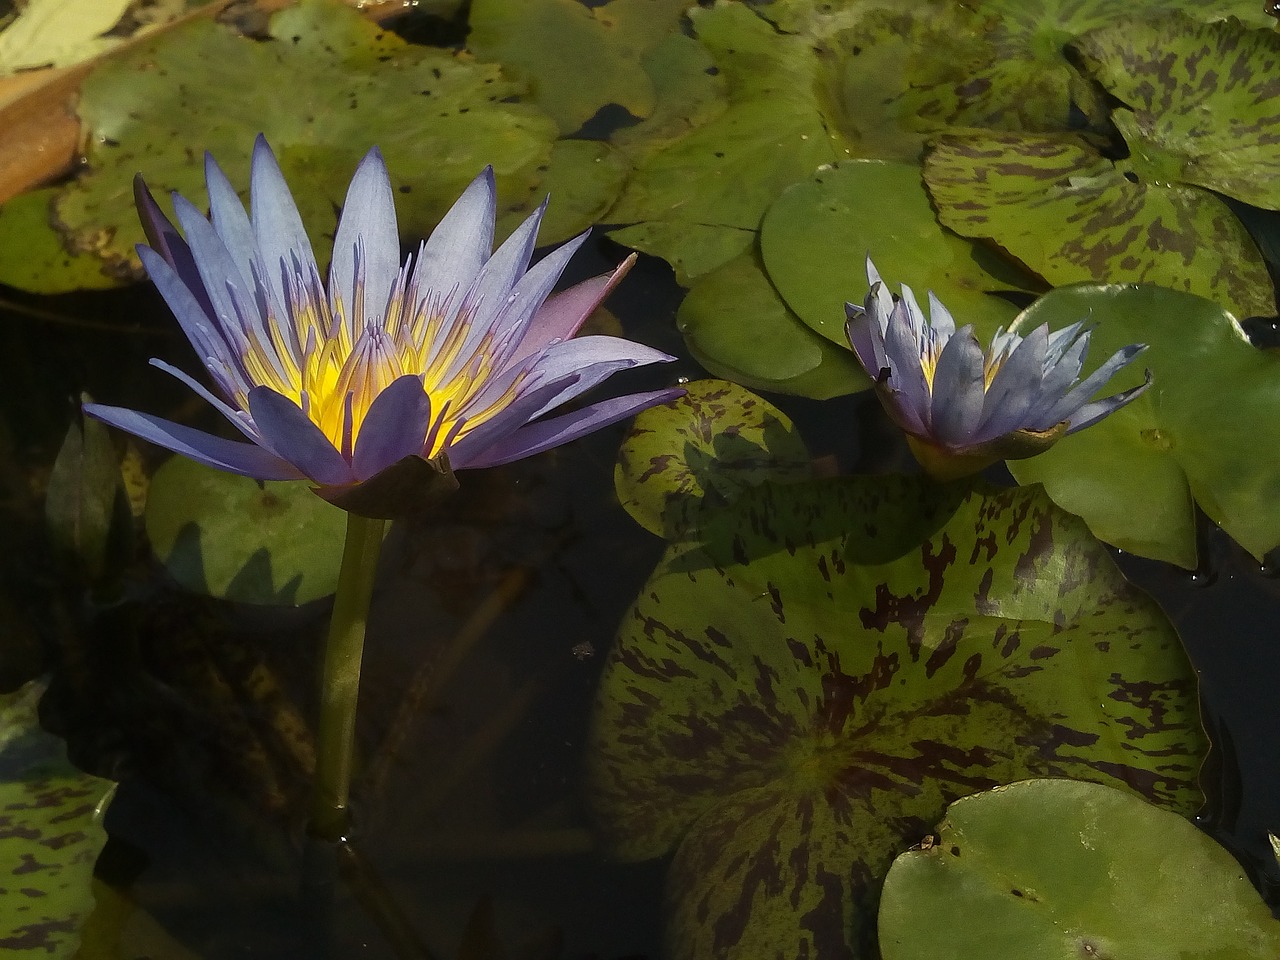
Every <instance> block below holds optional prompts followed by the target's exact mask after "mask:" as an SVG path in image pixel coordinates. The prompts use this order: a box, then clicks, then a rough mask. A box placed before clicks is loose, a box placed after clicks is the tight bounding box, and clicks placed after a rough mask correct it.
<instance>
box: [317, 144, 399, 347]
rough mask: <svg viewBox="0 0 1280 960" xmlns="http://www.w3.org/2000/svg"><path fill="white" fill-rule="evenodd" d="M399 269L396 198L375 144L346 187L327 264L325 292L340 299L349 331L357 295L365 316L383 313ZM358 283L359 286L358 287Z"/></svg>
mask: <svg viewBox="0 0 1280 960" xmlns="http://www.w3.org/2000/svg"><path fill="white" fill-rule="evenodd" d="M399 272H400V233H399V230H398V229H397V227H396V204H395V198H394V196H393V195H392V193H391V178H390V177H388V176H387V167H386V164H385V163H383V160H382V153H381V151H379V150H378V148H377V147H374V148H373V149H372V150H370V151H369V152H368V153H366V154H365V155H364V159H363V160H361V161H360V166H358V167H357V168H356V172H355V176H353V177H352V178H351V186H349V187H348V188H347V198H346V200H345V201H344V202H343V204H342V216H341V217H340V218H339V220H338V232H337V235H336V236H335V237H334V238H333V262H332V263H331V264H330V266H329V296H330V299H331V300H333V299H336V297H340V298H341V300H342V304H343V306H344V307H345V308H346V317H347V324H348V328H349V329H352V330H354V327H353V326H352V325H353V324H355V323H357V322H358V320H359V319H360V318H358V317H356V316H355V312H354V306H355V303H356V300H357V298H358V297H363V300H364V316H366V317H369V316H373V317H379V318H381V317H383V316H384V315H385V312H386V307H387V297H388V295H389V294H390V293H391V287H392V285H393V284H394V283H395V281H396V275H397V274H398V273H399ZM361 283H362V284H363V289H358V287H357V285H358V284H361ZM335 294H336V297H335Z"/></svg>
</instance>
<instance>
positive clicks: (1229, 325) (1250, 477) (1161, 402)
mask: <svg viewBox="0 0 1280 960" xmlns="http://www.w3.org/2000/svg"><path fill="white" fill-rule="evenodd" d="M1084 317H1088V318H1090V321H1091V322H1092V323H1094V324H1096V327H1095V330H1094V333H1093V342H1092V344H1091V346H1090V350H1089V355H1090V358H1091V360H1092V366H1096V365H1097V364H1098V363H1101V362H1102V360H1104V359H1105V358H1106V357H1108V356H1110V355H1111V353H1112V352H1114V351H1115V350H1117V349H1119V348H1120V347H1122V346H1124V345H1126V344H1130V343H1146V344H1150V349H1149V350H1148V351H1147V352H1146V353H1145V354H1143V355H1142V357H1141V358H1139V360H1138V361H1137V362H1136V363H1135V364H1133V365H1132V366H1131V367H1130V368H1128V369H1126V370H1124V371H1122V372H1121V373H1120V374H1118V375H1117V376H1116V378H1115V379H1114V380H1113V381H1112V383H1111V384H1110V385H1109V386H1108V388H1107V390H1106V391H1105V392H1106V393H1111V392H1113V391H1115V390H1120V389H1123V388H1125V387H1129V386H1134V385H1135V384H1137V383H1138V382H1140V380H1141V377H1142V370H1141V368H1142V367H1143V366H1146V367H1148V368H1150V370H1151V371H1152V374H1153V375H1154V383H1153V384H1152V386H1151V389H1150V390H1148V391H1147V393H1146V394H1144V395H1143V396H1142V397H1139V398H1138V400H1137V401H1135V402H1134V403H1132V404H1130V405H1129V406H1128V407H1126V408H1125V409H1123V410H1121V411H1120V412H1119V413H1116V414H1113V415H1112V416H1110V417H1108V418H1107V419H1105V420H1103V421H1102V422H1100V423H1097V424H1095V425H1093V426H1091V427H1089V428H1088V429H1086V430H1082V431H1081V432H1080V433H1077V434H1073V435H1072V436H1069V437H1066V438H1064V439H1063V440H1060V441H1059V442H1058V443H1057V444H1056V445H1055V446H1053V447H1051V448H1050V449H1049V450H1048V451H1047V452H1045V453H1043V454H1041V455H1040V456H1037V457H1033V458H1032V459H1030V460H1020V461H1012V462H1010V463H1009V469H1010V470H1012V471H1013V475H1014V476H1015V477H1016V478H1017V479H1018V482H1020V483H1042V484H1044V487H1045V490H1046V491H1047V492H1048V493H1049V495H1050V496H1051V497H1053V499H1054V501H1055V502H1057V503H1058V504H1060V505H1061V506H1062V507H1063V508H1064V509H1066V510H1070V511H1071V512H1072V513H1075V514H1078V515H1079V516H1081V517H1083V518H1084V519H1085V520H1086V521H1087V522H1088V524H1089V527H1090V529H1092V530H1093V532H1094V534H1096V535H1097V536H1098V537H1101V538H1102V539H1103V540H1106V541H1107V542H1108V543H1113V544H1115V545H1116V546H1118V547H1121V548H1122V549H1125V550H1129V551H1130V552H1132V553H1136V554H1139V555H1141V556H1146V557H1154V558H1156V559H1159V560H1167V561H1169V562H1171V563H1176V564H1179V565H1180V566H1183V567H1188V568H1190V567H1194V566H1195V564H1196V544H1195V513H1194V510H1193V500H1194V502H1195V503H1196V504H1199V506H1200V508H1201V509H1202V510H1204V512H1205V513H1206V514H1207V515H1208V516H1209V518H1210V519H1212V520H1213V521H1214V522H1215V523H1217V524H1218V525H1220V526H1221V527H1222V529H1223V530H1225V531H1226V532H1227V533H1229V534H1230V535H1231V536H1232V537H1234V538H1235V539H1236V540H1237V541H1238V542H1239V543H1240V544H1241V545H1242V546H1243V547H1244V548H1245V549H1247V550H1248V551H1249V552H1250V553H1251V554H1253V555H1254V556H1255V557H1258V558H1259V559H1261V557H1262V556H1263V554H1265V553H1266V552H1267V551H1269V550H1271V549H1272V548H1274V547H1276V546H1277V545H1280V476H1277V473H1276V470H1275V467H1274V463H1273V461H1272V460H1271V459H1270V456H1269V453H1268V452H1269V451H1272V450H1276V449H1280V357H1277V356H1275V355H1273V354H1270V353H1266V352H1264V351H1261V350H1258V349H1256V348H1254V347H1253V346H1251V345H1250V344H1249V342H1248V340H1247V339H1246V338H1245V336H1244V334H1243V333H1242V332H1241V330H1240V327H1239V325H1238V324H1237V323H1236V322H1235V319H1234V318H1233V317H1232V316H1231V315H1230V314H1228V313H1227V312H1226V311H1224V310H1223V309H1222V308H1221V307H1218V306H1217V305H1215V304H1213V303H1211V302H1210V301H1208V300H1204V299H1202V298H1200V297H1195V296H1192V295H1190V294H1185V293H1179V292H1177V291H1173V290H1166V289H1164V288H1162V287H1154V286H1148V285H1131V284H1127V285H1116V286H1098V285H1081V286H1076V287H1067V288H1063V289H1059V290H1054V291H1052V292H1051V293H1048V294H1046V295H1045V296H1044V297H1042V298H1041V299H1040V300H1038V301H1036V303H1034V304H1032V306H1031V307H1030V308H1028V309H1027V310H1026V311H1025V312H1024V313H1023V314H1022V315H1021V316H1020V317H1019V318H1018V319H1017V321H1016V324H1015V328H1016V329H1019V330H1023V331H1026V330H1030V329H1032V328H1034V327H1036V326H1039V325H1040V324H1041V323H1048V324H1049V326H1050V327H1051V328H1054V329H1056V328H1058V327H1061V326H1065V325H1066V324H1068V323H1073V322H1075V321H1077V320H1080V319H1081V318H1084Z"/></svg>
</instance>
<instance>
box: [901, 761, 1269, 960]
mask: <svg viewBox="0 0 1280 960" xmlns="http://www.w3.org/2000/svg"><path fill="white" fill-rule="evenodd" d="M880 950H881V954H882V956H883V957H884V960H1025V958H1027V957H1035V958H1036V960H1080V958H1082V957H1188V958H1189V957H1203V958H1209V957H1212V958H1214V960H1254V958H1259V957H1275V956H1280V923H1277V922H1276V920H1275V919H1273V918H1272V916H1271V910H1270V909H1269V908H1268V907H1267V905H1266V904H1265V903H1263V901H1262V898H1261V897H1260V896H1259V895H1258V892H1257V890H1255V889H1254V888H1253V886H1252V884H1250V883H1249V880H1248V878H1247V877H1246V876H1245V875H1244V871H1243V870H1242V869H1241V868H1240V864H1239V863H1237V862H1236V860H1235V858H1234V857H1232V856H1231V854H1229V853H1227V851H1226V850H1224V849H1222V847H1220V846H1219V845H1218V844H1217V843H1215V842H1214V841H1213V840H1211V839H1210V838H1209V837H1207V836H1205V835H1204V834H1203V833H1201V832H1200V831H1199V830H1197V829H1196V828H1195V827H1194V826H1193V825H1192V824H1191V823H1189V822H1188V821H1186V820H1184V819H1183V818H1182V817H1179V816H1178V815H1177V814H1173V813H1170V812H1169V811H1167V810H1161V809H1160V808H1159V807H1155V806H1152V805H1151V804H1149V803H1145V802H1143V801H1142V800H1140V799H1138V798H1137V797H1134V796H1132V795H1130V794H1127V793H1123V792H1121V791H1119V790H1113V789H1111V788H1110V787H1106V786H1103V785H1101V784H1097V783H1080V782H1078V781H1074V780H1028V781H1025V782H1023V783H1014V784H1010V785H1008V786H1005V787H997V788H996V789H994V790H991V791H989V792H987V793H980V794H978V795H977V796H972V797H965V798H964V799H962V800H957V801H956V802H955V803H953V804H952V805H951V806H950V807H948V808H947V816H946V819H945V820H943V821H942V823H941V824H940V825H939V827H938V835H937V838H936V839H935V840H934V842H933V843H931V844H930V845H929V846H927V847H926V848H924V849H919V850H913V851H911V852H909V853H904V854H903V855H902V856H900V857H899V858H898V859H897V860H896V861H895V862H894V864H893V868H892V869H891V870H890V871H889V876H888V879H887V880H886V881H885V887H884V897H883V899H882V900H881V903H880Z"/></svg>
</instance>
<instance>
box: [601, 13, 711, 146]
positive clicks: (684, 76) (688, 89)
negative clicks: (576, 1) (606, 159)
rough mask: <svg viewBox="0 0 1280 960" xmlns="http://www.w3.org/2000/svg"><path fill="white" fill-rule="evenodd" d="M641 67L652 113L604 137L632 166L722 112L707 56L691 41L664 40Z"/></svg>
mask: <svg viewBox="0 0 1280 960" xmlns="http://www.w3.org/2000/svg"><path fill="white" fill-rule="evenodd" d="M615 2H616V0H615ZM643 65H644V69H645V72H646V73H648V74H649V77H650V79H651V82H652V83H653V89H654V93H655V97H656V99H655V101H654V107H653V111H652V112H651V113H650V114H649V115H648V116H647V117H645V118H644V119H643V120H641V121H640V122H639V123H635V124H632V125H631V126H626V127H622V128H620V129H618V130H616V131H614V132H613V134H612V135H611V136H610V137H609V142H610V143H612V144H613V145H614V146H615V147H617V148H618V149H619V150H622V151H623V152H624V153H625V154H626V155H627V156H628V157H629V158H631V159H632V160H634V161H636V162H639V161H640V160H643V159H646V158H648V157H650V156H652V155H653V154H655V153H658V152H660V151H661V150H663V149H665V148H666V147H667V146H668V145H670V144H671V143H672V142H674V141H676V140H679V139H680V138H681V137H683V136H684V135H685V134H686V133H688V132H689V131H690V130H691V129H693V128H694V127H699V126H702V124H704V123H706V122H708V121H710V120H712V119H714V118H715V117H717V116H719V115H720V114H721V113H723V112H724V109H725V107H726V106H727V101H726V100H725V82H724V77H723V76H722V75H721V73H720V70H719V68H717V67H716V63H715V61H714V60H713V59H712V58H711V54H710V53H708V52H707V49H706V48H705V47H704V46H702V44H700V43H698V41H697V40H694V39H693V37H686V36H685V35H684V34H683V33H674V34H672V35H670V36H668V37H666V38H665V39H664V40H663V41H662V42H661V43H659V44H658V45H657V46H656V47H654V48H653V49H652V50H651V51H649V53H648V55H646V56H645V58H644V61H643Z"/></svg>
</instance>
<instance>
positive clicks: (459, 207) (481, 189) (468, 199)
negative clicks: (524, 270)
mask: <svg viewBox="0 0 1280 960" xmlns="http://www.w3.org/2000/svg"><path fill="white" fill-rule="evenodd" d="M497 207H498V199H497V189H496V187H495V186H494V182H493V167H485V168H484V169H483V170H482V171H480V175H479V176H478V177H476V178H475V179H474V180H472V181H471V183H470V185H469V186H468V187H467V189H466V190H464V191H463V192H462V196H461V197H459V198H458V199H457V201H456V202H455V203H454V205H453V206H452V207H451V208H450V209H449V212H448V213H446V214H445V215H444V219H442V220H441V221H440V223H439V224H438V225H437V226H436V228H435V229H434V230H432V231H431V236H430V237H429V238H428V239H427V242H426V243H425V244H423V246H422V249H421V250H420V251H419V253H418V263H417V265H416V266H415V268H414V273H413V282H414V284H416V285H418V286H419V287H420V288H421V289H422V292H423V293H425V292H426V287H428V286H429V287H430V289H432V290H434V291H435V292H436V293H438V294H439V295H441V296H448V295H449V294H450V293H451V292H454V291H456V295H455V296H454V301H453V304H454V307H455V308H456V307H457V306H458V303H459V302H460V301H461V300H462V297H463V295H465V294H466V292H467V290H469V289H470V288H471V284H472V282H473V281H474V280H475V279H476V277H477V276H479V274H480V269H481V268H482V267H483V266H484V264H485V261H487V260H488V259H489V255H490V254H491V253H493V222H494V219H495V217H496V215H497Z"/></svg>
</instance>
